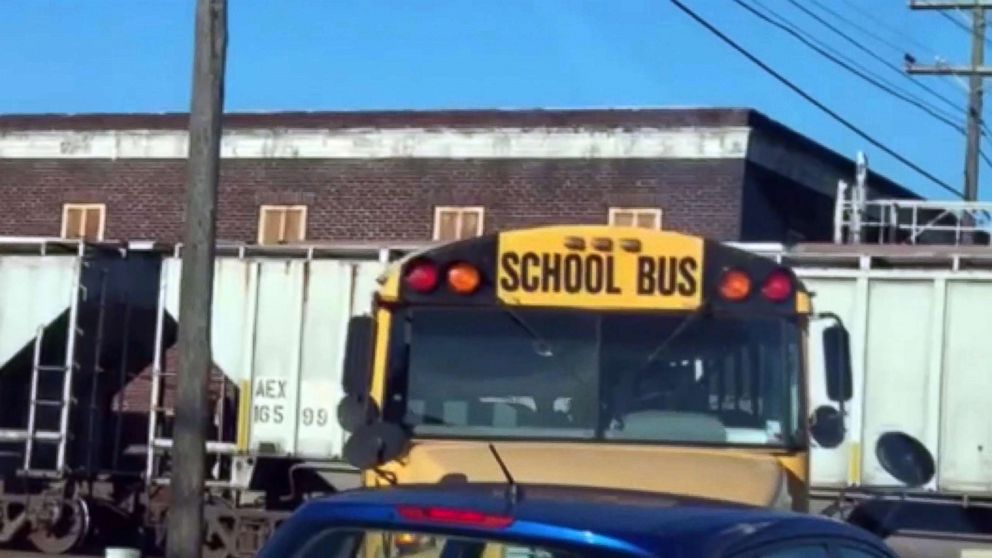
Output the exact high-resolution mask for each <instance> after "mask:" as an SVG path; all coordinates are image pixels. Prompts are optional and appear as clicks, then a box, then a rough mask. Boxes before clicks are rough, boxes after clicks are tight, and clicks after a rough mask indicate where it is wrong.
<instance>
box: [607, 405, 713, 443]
mask: <svg viewBox="0 0 992 558" xmlns="http://www.w3.org/2000/svg"><path fill="white" fill-rule="evenodd" d="M606 437H607V438H608V439H611V440H664V441H669V442H713V443H721V442H726V441H727V429H726V428H725V427H724V426H723V423H722V422H721V421H720V419H718V418H716V417H714V416H712V415H707V414H702V413H683V412H678V411H656V410H646V411H635V412H632V413H628V414H626V415H624V417H623V427H622V428H621V429H617V430H607V431H606Z"/></svg>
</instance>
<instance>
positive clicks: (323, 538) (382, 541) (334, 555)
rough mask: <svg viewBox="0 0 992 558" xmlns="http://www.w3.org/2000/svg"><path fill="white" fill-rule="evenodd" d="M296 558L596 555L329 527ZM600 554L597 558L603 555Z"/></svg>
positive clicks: (433, 535)
mask: <svg viewBox="0 0 992 558" xmlns="http://www.w3.org/2000/svg"><path fill="white" fill-rule="evenodd" d="M295 544H297V545H298V549H297V550H296V552H293V553H291V556H292V557H293V558H400V557H403V558H445V557H449V556H451V557H457V558H490V557H493V558H495V557H498V558H580V557H584V556H593V554H586V553H574V552H565V551H561V550H555V549H551V548H547V547H544V546H540V545H538V546H534V545H530V544H527V543H519V542H513V543H511V542H506V541H497V540H491V539H483V538H465V537H452V536H446V535H441V534H438V533H418V532H393V531H383V530H375V529H369V530H366V529H357V528H351V529H348V528H330V529H325V530H323V531H319V532H316V533H314V534H313V536H311V537H309V538H308V539H306V540H301V541H296V543H295ZM602 555H603V554H602V553H600V552H597V553H596V554H595V556H602Z"/></svg>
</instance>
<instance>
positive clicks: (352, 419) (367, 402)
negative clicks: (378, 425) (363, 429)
mask: <svg viewBox="0 0 992 558" xmlns="http://www.w3.org/2000/svg"><path fill="white" fill-rule="evenodd" d="M378 417H379V405H377V404H376V402H375V399H372V398H371V397H369V396H368V395H365V394H363V393H356V394H350V395H345V396H344V399H342V400H341V402H340V403H338V424H340V425H341V428H343V429H344V431H345V432H354V431H355V429H356V428H358V427H359V426H361V425H363V424H372V422H374V421H375V419H376V418H378Z"/></svg>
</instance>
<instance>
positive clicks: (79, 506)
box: [27, 500, 90, 554]
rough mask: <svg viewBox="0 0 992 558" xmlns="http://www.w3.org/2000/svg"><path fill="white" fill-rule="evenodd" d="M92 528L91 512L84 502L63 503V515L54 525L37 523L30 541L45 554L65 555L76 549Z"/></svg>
mask: <svg viewBox="0 0 992 558" xmlns="http://www.w3.org/2000/svg"><path fill="white" fill-rule="evenodd" d="M89 528H90V510H89V507H88V506H87V505H86V502H84V501H83V500H72V501H66V502H63V503H62V513H61V515H60V516H59V518H58V520H57V521H55V522H54V523H49V522H36V523H34V524H33V525H32V526H31V531H30V532H28V537H27V538H28V540H29V541H30V542H31V544H32V545H34V547H35V548H37V549H38V550H39V551H41V552H44V553H45V554H65V553H66V552H69V551H70V550H72V549H73V548H76V547H77V546H78V545H79V544H80V543H81V542H83V539H85V538H86V534H87V533H88V532H89Z"/></svg>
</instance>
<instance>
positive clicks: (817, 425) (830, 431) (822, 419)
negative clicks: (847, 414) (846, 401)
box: [809, 405, 844, 449]
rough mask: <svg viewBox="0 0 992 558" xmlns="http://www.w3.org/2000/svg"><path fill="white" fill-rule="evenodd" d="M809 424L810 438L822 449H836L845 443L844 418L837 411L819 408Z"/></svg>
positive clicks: (824, 406) (831, 408) (829, 407)
mask: <svg viewBox="0 0 992 558" xmlns="http://www.w3.org/2000/svg"><path fill="white" fill-rule="evenodd" d="M809 422H810V424H809V433H810V436H812V437H813V440H815V441H816V443H817V444H819V445H820V447H821V448H827V449H830V448H836V447H837V446H839V445H841V444H842V443H843V442H844V417H843V415H841V414H840V411H838V410H837V409H835V408H833V407H831V406H829V405H823V406H820V407H817V408H816V411H814V412H813V416H812V417H810V421H809Z"/></svg>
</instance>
